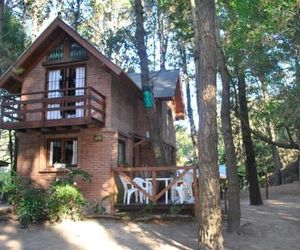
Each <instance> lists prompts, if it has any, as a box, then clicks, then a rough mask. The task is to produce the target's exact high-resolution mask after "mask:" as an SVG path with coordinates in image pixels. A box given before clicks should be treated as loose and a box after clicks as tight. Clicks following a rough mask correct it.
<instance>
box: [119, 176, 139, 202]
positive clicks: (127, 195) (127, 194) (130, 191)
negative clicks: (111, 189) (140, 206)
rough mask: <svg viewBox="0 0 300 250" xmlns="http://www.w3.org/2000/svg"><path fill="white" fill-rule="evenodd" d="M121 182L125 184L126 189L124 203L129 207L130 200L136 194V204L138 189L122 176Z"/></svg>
mask: <svg viewBox="0 0 300 250" xmlns="http://www.w3.org/2000/svg"><path fill="white" fill-rule="evenodd" d="M120 180H121V182H122V184H123V187H124V198H123V202H124V203H125V202H126V203H127V205H129V204H130V198H131V195H132V194H133V193H134V194H135V202H138V189H137V188H135V187H133V186H132V184H131V183H130V182H128V181H127V180H126V178H125V177H124V176H122V175H120Z"/></svg>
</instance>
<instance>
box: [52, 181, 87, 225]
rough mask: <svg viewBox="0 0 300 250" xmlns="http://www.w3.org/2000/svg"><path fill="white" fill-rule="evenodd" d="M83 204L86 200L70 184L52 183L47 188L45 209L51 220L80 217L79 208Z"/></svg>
mask: <svg viewBox="0 0 300 250" xmlns="http://www.w3.org/2000/svg"><path fill="white" fill-rule="evenodd" d="M85 205H86V200H85V199H84V197H83V196H82V194H81V193H80V192H79V191H78V189H77V188H76V187H74V186H72V185H70V184H60V185H54V186H52V187H51V188H50V190H49V197H48V199H47V209H48V213H49V218H50V220H51V221H53V222H54V221H60V220H62V219H65V218H71V219H73V220H78V219H80V218H81V216H82V213H81V210H82V208H83V207H84V206H85Z"/></svg>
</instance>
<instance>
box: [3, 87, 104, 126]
mask: <svg viewBox="0 0 300 250" xmlns="http://www.w3.org/2000/svg"><path fill="white" fill-rule="evenodd" d="M0 105H1V114H0V128H1V129H9V130H12V129H13V130H27V129H48V130H50V129H55V128H58V127H60V128H63V127H67V128H70V127H73V126H88V125H92V126H95V127H103V126H104V123H105V96H104V95H102V94H101V93H99V92H98V91H97V90H95V89H94V88H93V87H82V88H65V89H58V90H48V91H39V92H31V93H21V94H9V95H5V96H3V97H2V100H1V103H0Z"/></svg>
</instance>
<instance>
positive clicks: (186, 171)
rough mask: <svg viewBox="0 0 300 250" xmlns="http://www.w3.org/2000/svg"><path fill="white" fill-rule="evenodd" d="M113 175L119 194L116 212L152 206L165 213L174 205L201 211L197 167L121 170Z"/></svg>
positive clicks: (124, 168) (122, 168) (116, 170)
mask: <svg viewBox="0 0 300 250" xmlns="http://www.w3.org/2000/svg"><path fill="white" fill-rule="evenodd" d="M113 173H114V175H115V176H114V177H115V180H116V183H117V190H118V193H119V195H118V194H116V196H118V200H117V203H116V204H115V209H121V210H126V209H128V210H139V209H144V208H146V207H147V206H149V203H151V206H153V207H154V208H155V209H158V210H162V211H165V210H168V209H170V207H171V206H172V205H175V204H176V205H177V206H179V207H181V208H183V209H188V210H192V211H194V213H195V212H196V211H197V209H198V207H197V206H196V205H195V204H198V200H197V199H198V190H199V188H198V181H197V171H196V167H194V166H187V167H183V166H181V167H176V166H161V167H134V168H127V167H119V168H116V169H114V170H113ZM118 180H119V181H118ZM122 192H123V193H122Z"/></svg>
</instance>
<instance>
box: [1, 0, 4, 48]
mask: <svg viewBox="0 0 300 250" xmlns="http://www.w3.org/2000/svg"><path fill="white" fill-rule="evenodd" d="M3 26H4V0H0V43H1V42H2V37H3Z"/></svg>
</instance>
